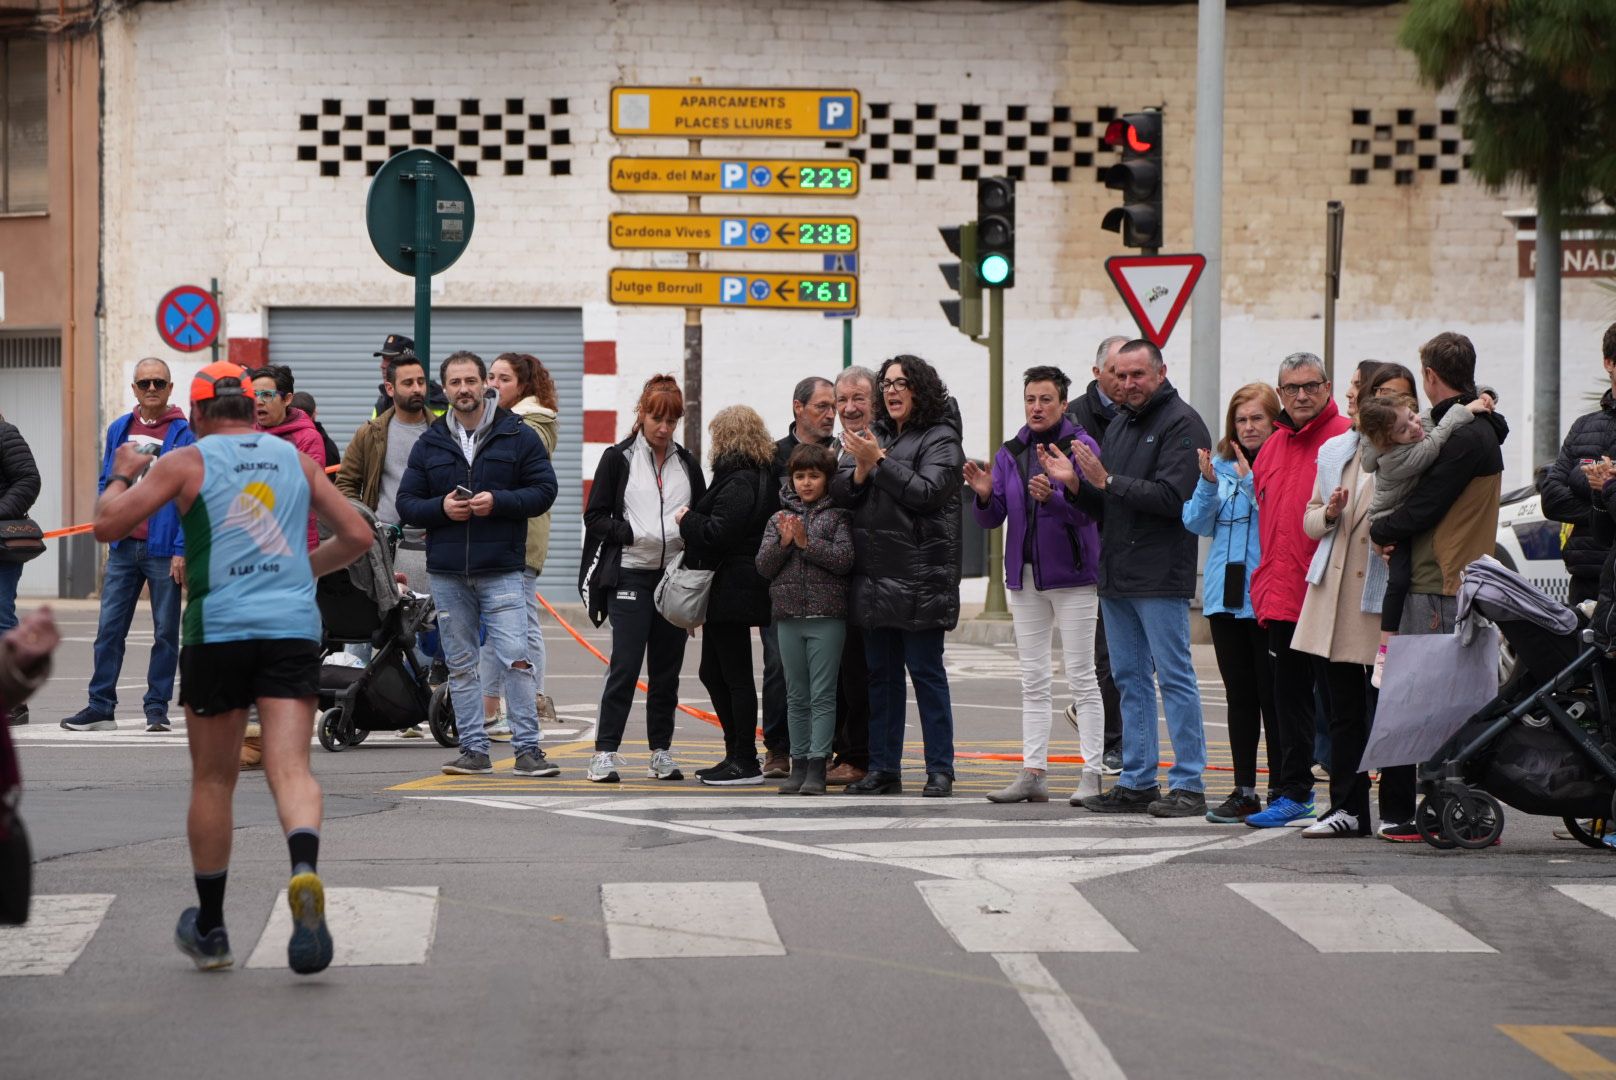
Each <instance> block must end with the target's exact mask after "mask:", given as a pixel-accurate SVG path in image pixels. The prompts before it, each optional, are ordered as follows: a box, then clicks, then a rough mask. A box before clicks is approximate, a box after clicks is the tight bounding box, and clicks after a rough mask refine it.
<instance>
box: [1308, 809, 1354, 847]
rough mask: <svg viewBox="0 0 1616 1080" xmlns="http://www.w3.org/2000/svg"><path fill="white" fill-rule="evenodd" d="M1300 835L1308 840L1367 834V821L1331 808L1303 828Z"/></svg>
mask: <svg viewBox="0 0 1616 1080" xmlns="http://www.w3.org/2000/svg"><path fill="white" fill-rule="evenodd" d="M1302 835H1303V836H1305V837H1307V838H1308V839H1309V840H1320V839H1329V838H1334V837H1346V836H1368V835H1369V822H1367V821H1359V820H1358V815H1357V814H1349V813H1347V811H1345V810H1331V811H1330V812H1329V813H1328V814H1325V815H1324V816H1323V817H1321V818H1319V820H1317V821H1315V822H1314V823H1313V824H1311V825H1309V826H1308V827H1307V828H1305V829H1303V830H1302Z"/></svg>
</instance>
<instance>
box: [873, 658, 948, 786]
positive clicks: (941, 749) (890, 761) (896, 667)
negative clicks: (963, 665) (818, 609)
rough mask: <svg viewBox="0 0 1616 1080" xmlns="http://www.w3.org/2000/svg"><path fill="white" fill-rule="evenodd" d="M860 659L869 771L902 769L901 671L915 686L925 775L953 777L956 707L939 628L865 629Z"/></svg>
mask: <svg viewBox="0 0 1616 1080" xmlns="http://www.w3.org/2000/svg"><path fill="white" fill-rule="evenodd" d="M864 659H865V660H866V662H868V664H869V666H870V771H872V772H890V773H895V772H898V771H899V770H901V769H902V768H903V723H904V715H905V713H907V712H908V708H909V699H908V695H907V693H906V691H905V688H904V685H903V671H904V668H905V667H907V668H908V669H909V678H910V679H911V680H913V681H914V684H915V704H916V705H917V706H918V707H919V709H920V734H921V737H922V738H923V739H924V740H925V744H926V773H927V775H930V774H932V773H942V774H943V775H944V776H947V777H950V778H952V777H953V775H954V706H953V703H952V702H951V701H950V700H949V696H948V673H947V672H945V671H944V670H943V632H942V631H941V630H891V629H877V630H866V631H864Z"/></svg>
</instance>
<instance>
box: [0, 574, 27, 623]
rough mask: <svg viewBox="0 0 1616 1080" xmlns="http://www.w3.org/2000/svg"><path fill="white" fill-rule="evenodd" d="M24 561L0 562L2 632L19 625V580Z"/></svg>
mask: <svg viewBox="0 0 1616 1080" xmlns="http://www.w3.org/2000/svg"><path fill="white" fill-rule="evenodd" d="M21 579H22V563H0V634H3V633H5V632H6V631H7V630H10V629H11V628H12V627H14V626H16V625H17V582H18V581H19V580H21Z"/></svg>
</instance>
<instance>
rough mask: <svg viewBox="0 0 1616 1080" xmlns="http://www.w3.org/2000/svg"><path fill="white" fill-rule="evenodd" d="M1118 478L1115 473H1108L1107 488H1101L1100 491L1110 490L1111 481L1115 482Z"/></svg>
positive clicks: (1106, 478)
mask: <svg viewBox="0 0 1616 1080" xmlns="http://www.w3.org/2000/svg"><path fill="white" fill-rule="evenodd" d="M1116 478H1117V476H1116V474H1115V473H1106V474H1105V487H1104V488H1101V489H1100V490H1101V491H1104V490H1105V489H1106V488H1109V487H1110V486H1111V481H1113V480H1115V479H1116Z"/></svg>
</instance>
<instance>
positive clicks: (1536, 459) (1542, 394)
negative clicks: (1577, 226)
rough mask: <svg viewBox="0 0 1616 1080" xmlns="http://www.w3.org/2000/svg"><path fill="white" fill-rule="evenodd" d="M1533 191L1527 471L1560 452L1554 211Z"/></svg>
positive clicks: (1544, 195)
mask: <svg viewBox="0 0 1616 1080" xmlns="http://www.w3.org/2000/svg"><path fill="white" fill-rule="evenodd" d="M1550 186H1551V185H1549V184H1547V183H1540V184H1539V185H1538V189H1537V265H1536V267H1534V268H1533V271H1532V279H1533V280H1532V294H1533V295H1532V300H1533V309H1534V310H1533V317H1532V414H1533V416H1532V460H1531V461H1530V462H1529V464H1530V465H1531V467H1532V468H1533V469H1536V468H1537V467H1538V466H1539V465H1541V464H1543V463H1544V462H1546V461H1553V460H1554V458H1555V455H1557V454H1558V453H1559V452H1560V270H1561V266H1560V263H1561V254H1560V227H1561V226H1560V222H1561V218H1560V207H1559V205H1558V204H1556V203H1555V201H1554V198H1553V197H1552V196H1551V195H1550V194H1549V190H1548V189H1549V188H1550Z"/></svg>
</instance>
